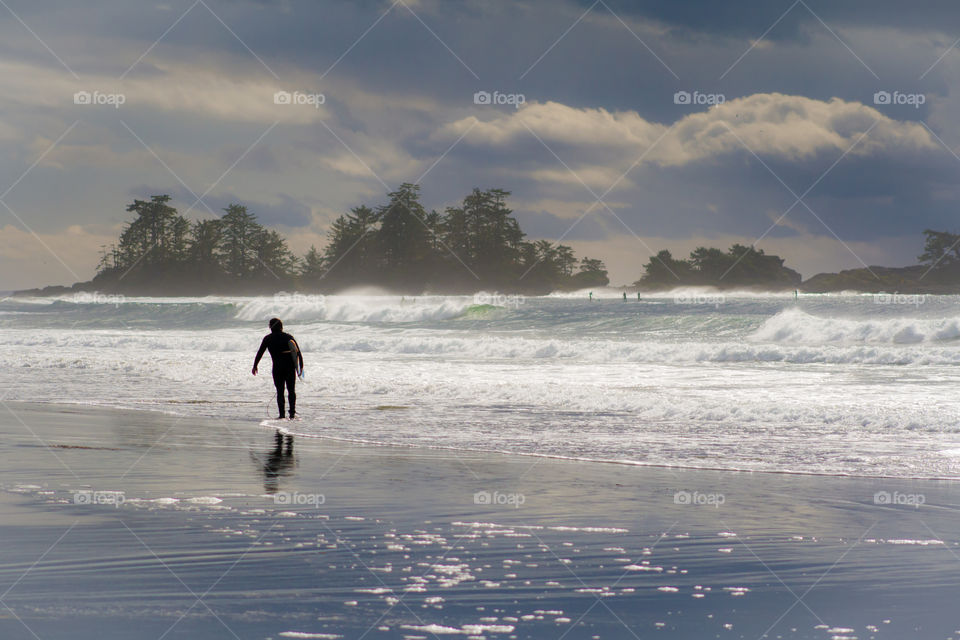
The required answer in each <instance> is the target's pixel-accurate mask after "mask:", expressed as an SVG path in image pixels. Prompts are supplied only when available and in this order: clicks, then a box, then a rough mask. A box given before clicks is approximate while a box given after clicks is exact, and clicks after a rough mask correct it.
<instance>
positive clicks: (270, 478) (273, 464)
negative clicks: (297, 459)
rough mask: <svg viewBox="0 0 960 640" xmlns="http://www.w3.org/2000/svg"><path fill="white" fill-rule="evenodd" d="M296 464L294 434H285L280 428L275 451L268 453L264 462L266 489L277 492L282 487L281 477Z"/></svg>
mask: <svg viewBox="0 0 960 640" xmlns="http://www.w3.org/2000/svg"><path fill="white" fill-rule="evenodd" d="M284 445H286V446H284ZM294 466H295V463H294V458H293V436H284V435H283V434H282V433H280V430H279V429H278V430H277V435H276V439H275V446H274V448H273V451H270V452H269V453H268V454H267V459H266V460H265V461H264V462H263V489H264V491H266V492H267V493H271V494H272V493H276V492H277V489H279V487H280V477H281V476H285V475H287V474H289V473H290V470H291V469H292V468H293V467H294Z"/></svg>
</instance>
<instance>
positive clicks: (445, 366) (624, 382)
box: [0, 290, 960, 479]
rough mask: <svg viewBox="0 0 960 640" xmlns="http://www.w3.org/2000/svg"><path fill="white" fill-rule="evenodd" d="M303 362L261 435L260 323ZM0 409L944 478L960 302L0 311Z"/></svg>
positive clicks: (950, 447) (372, 300)
mask: <svg viewBox="0 0 960 640" xmlns="http://www.w3.org/2000/svg"><path fill="white" fill-rule="evenodd" d="M274 315H276V316H278V317H280V318H282V319H283V321H284V324H285V329H286V330H287V331H288V332H290V333H292V334H293V335H294V336H295V337H296V338H297V340H298V342H299V344H300V346H301V347H302V349H303V352H304V358H305V365H306V366H305V379H304V380H303V381H300V382H299V383H298V385H297V394H298V403H297V404H298V411H299V413H300V416H301V417H300V419H298V420H296V421H284V422H283V423H282V424H281V423H275V422H272V421H270V418H272V417H275V415H276V405H275V402H274V390H273V385H272V381H271V379H270V375H269V369H270V366H269V356H265V358H266V360H267V362H265V363H262V364H261V374H260V375H259V376H258V377H253V376H252V375H251V373H250V369H251V366H252V363H253V356H254V354H255V352H256V349H257V347H258V346H259V343H260V339H261V337H262V336H263V335H265V334H266V333H267V320H268V319H269V318H270V317H271V316H274ZM0 387H2V388H3V389H4V394H5V395H4V396H3V400H4V401H28V402H45V403H78V404H88V405H98V406H105V407H116V408H127V409H130V408H133V409H146V410H154V411H161V412H166V413H170V414H175V415H180V416H186V417H190V416H196V417H215V418H216V417H220V418H229V419H231V420H239V421H242V422H244V423H248V424H249V425H250V429H251V430H263V429H264V426H282V428H283V429H285V430H286V431H288V432H289V433H291V434H294V435H298V436H302V437H316V438H332V439H338V440H346V441H356V442H364V443H379V444H388V445H394V446H408V447H415V448H421V447H422V448H443V449H449V450H451V451H488V452H508V453H511V454H514V455H526V456H534V457H536V456H545V457H555V458H572V459H582V460H592V461H604V462H611V463H619V464H626V465H650V466H667V467H678V468H701V469H724V470H740V471H755V472H780V473H800V474H823V475H852V476H864V477H894V478H925V479H945V478H949V479H954V478H960V420H958V416H960V394H958V393H957V391H958V389H960V297H957V296H906V295H858V294H836V295H808V294H801V295H799V296H798V297H795V296H794V294H793V293H792V292H791V293H789V294H755V293H747V292H727V293H716V292H710V291H700V290H682V291H673V292H669V293H665V294H661V295H647V294H644V295H642V296H641V299H640V300H637V298H636V297H635V296H628V299H627V300H623V299H622V298H621V293H620V292H619V291H613V290H608V291H596V292H594V296H593V299H592V300H591V299H590V298H589V296H588V293H587V292H577V293H571V294H555V295H550V296H543V297H525V296H519V295H505V294H496V293H489V294H477V295H475V296H417V297H401V296H396V295H386V294H382V293H379V294H378V293H377V292H372V291H361V292H356V293H354V294H344V295H335V296H320V295H315V296H314V295H303V294H277V295H275V296H267V297H239V298H233V297H205V298H137V297H123V296H111V295H103V294H78V295H76V296H64V297H58V298H8V299H5V300H3V301H0Z"/></svg>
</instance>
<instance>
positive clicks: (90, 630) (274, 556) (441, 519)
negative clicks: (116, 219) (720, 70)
mask: <svg viewBox="0 0 960 640" xmlns="http://www.w3.org/2000/svg"><path fill="white" fill-rule="evenodd" d="M10 408H11V409H12V411H6V412H4V413H3V414H2V415H0V434H2V436H3V437H2V438H0V453H2V455H3V459H4V460H5V461H6V464H5V467H4V470H3V471H2V472H0V489H2V491H0V540H2V544H0V586H2V591H0V593H2V600H3V603H4V605H5V606H6V607H9V608H8V609H5V610H4V611H5V614H4V615H0V636H2V637H4V638H8V637H9V638H32V637H34V636H33V635H32V634H34V633H35V634H36V636H37V637H40V638H43V639H44V640H48V639H49V640H55V639H60V638H71V639H73V640H86V639H87V638H90V639H94V638H97V639H101V638H106V639H110V640H112V639H113V638H129V637H138V638H161V637H189V638H220V637H224V638H226V637H237V638H243V639H244V640H246V639H247V638H261V639H265V638H274V639H276V638H298V637H299V638H328V639H329V638H333V637H334V636H336V637H342V638H361V637H366V638H370V637H372V638H391V639H392V638H407V639H410V640H414V639H417V638H424V637H426V638H434V637H439V638H443V637H459V636H463V637H466V636H472V637H481V636H482V637H486V638H491V639H493V638H506V639H510V638H517V639H520V638H523V639H528V638H529V639H536V640H540V639H544V640H545V639H548V638H549V639H552V640H555V639H557V638H561V637H562V638H578V639H579V638H585V639H586V638H591V639H592V638H596V637H598V636H599V637H600V638H634V637H641V638H644V637H650V636H656V635H657V634H658V633H662V634H666V636H668V637H671V638H710V637H720V638H748V639H755V638H759V637H761V636H762V635H763V634H764V633H767V634H768V637H771V638H773V637H782V638H811V639H823V640H826V639H840V638H854V637H855V638H862V639H868V638H891V639H899V638H905V637H917V638H947V637H950V635H951V633H953V631H954V629H956V628H957V620H956V616H955V615H954V608H955V607H954V603H955V602H956V600H957V597H958V596H960V587H958V585H957V581H956V578H955V576H956V571H957V567H958V564H957V563H960V560H957V554H958V552H960V544H958V539H957V536H956V533H955V532H956V523H957V516H958V504H960V499H958V494H957V485H956V484H955V483H953V482H942V481H911V480H873V479H852V478H830V477H803V476H786V475H772V476H771V475H768V474H746V473H729V472H707V471H690V470H683V471H674V470H670V469H643V468H637V467H629V466H619V465H597V464H590V463H578V462H563V461H551V460H542V459H541V460H530V459H524V458H520V457H516V456H497V455H487V454H476V453H468V452H467V453H457V454H455V453H453V452H443V451H425V450H418V449H396V448H392V447H357V446H353V445H350V444H345V443H336V442H330V441H321V440H315V439H302V438H294V439H293V440H292V441H291V440H289V439H285V438H283V437H281V438H280V441H279V443H278V442H277V439H276V436H275V434H274V433H273V431H272V430H269V429H262V430H259V431H256V430H255V431H251V432H247V431H245V430H244V426H243V423H234V422H226V421H220V420H199V419H192V418H189V419H182V418H178V417H175V416H164V415H162V414H151V413H137V412H106V411H93V410H79V409H76V408H65V409H64V408H59V407H50V408H37V407H35V406H34V407H31V406H25V405H18V404H14V405H11V406H10ZM885 494H886V495H890V496H892V499H891V501H890V502H891V503H884V501H883V499H882V496H883V495H885ZM478 495H479V496H480V497H479V498H478ZM878 495H879V496H881V498H880V499H879V500H878V498H877V496H878ZM78 496H79V498H78ZM483 496H489V499H487V498H485V497H483ZM904 496H907V497H911V496H912V497H913V498H914V503H915V504H914V505H907V504H900V502H902V501H901V500H900V499H899V497H904ZM917 498H921V500H920V501H918V500H917ZM131 629H135V630H136V631H135V636H132V635H131V633H132V632H131Z"/></svg>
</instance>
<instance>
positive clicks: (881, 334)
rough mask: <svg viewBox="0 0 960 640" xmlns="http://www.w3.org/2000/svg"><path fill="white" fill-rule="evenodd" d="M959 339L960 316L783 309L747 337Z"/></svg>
mask: <svg viewBox="0 0 960 640" xmlns="http://www.w3.org/2000/svg"><path fill="white" fill-rule="evenodd" d="M958 338H960V317H952V318H911V317H896V318H870V319H855V318H838V317H833V318H826V317H820V316H815V315H811V314H809V313H805V312H803V311H801V310H800V309H786V310H784V311H781V312H780V313H778V314H776V315H775V316H773V317H772V318H769V319H767V320H766V321H765V322H764V323H763V325H762V326H761V327H760V328H759V329H757V331H756V332H754V334H753V335H752V336H750V339H751V340H752V341H754V342H771V343H777V344H805V345H828V344H853V343H866V344H887V345H890V344H893V345H911V344H920V343H944V342H952V341H956V340H957V339H958Z"/></svg>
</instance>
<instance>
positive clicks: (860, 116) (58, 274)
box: [0, 0, 960, 290]
mask: <svg viewBox="0 0 960 640" xmlns="http://www.w3.org/2000/svg"><path fill="white" fill-rule="evenodd" d="M958 38H960V11H958V10H957V9H956V7H955V6H954V3H953V2H948V1H946V0H944V1H934V0H930V1H928V2H919V3H912V4H910V5H909V6H908V5H905V4H904V3H903V2H900V1H897V2H894V1H893V0H870V1H863V0H850V1H845V2H841V3H838V2H830V1H826V0H820V1H818V0H786V1H780V0H763V1H759V0H745V1H742V2H725V3H717V2H702V1H700V0H684V2H676V1H675V0H673V1H671V0H633V1H627V0H595V1H593V0H521V1H515V2H508V1H500V0H351V1H346V0H345V1H307V0H303V1H296V0H278V1H276V2H273V1H268V0H259V1H257V0H184V1H173V0H170V1H167V2H161V3H155V2H138V1H133V0H92V1H90V2H84V3H77V2H72V1H69V0H39V1H37V0H4V2H3V3H0V290H13V289H20V288H27V287H37V286H44V285H49V284H72V283H73V282H77V281H81V280H87V279H89V278H90V277H92V276H93V274H94V272H95V268H96V264H97V261H98V253H99V251H100V248H101V247H102V246H104V245H108V244H110V243H111V242H113V241H114V240H115V238H116V236H117V235H118V233H119V232H120V230H121V229H122V227H123V224H124V222H126V221H128V220H129V214H128V213H127V212H126V206H127V205H128V204H130V203H131V202H132V201H133V200H134V199H135V198H139V199H146V198H148V197H149V196H150V195H155V194H170V195H171V196H173V198H174V204H175V205H176V206H177V208H178V209H179V210H180V212H181V213H183V214H185V215H186V216H187V217H189V218H191V219H193V220H198V219H204V218H212V217H215V216H219V215H222V213H223V211H222V210H223V208H224V207H225V206H227V204H229V203H232V202H239V203H241V204H245V205H247V207H248V208H249V210H250V211H251V212H253V213H255V214H256V215H257V216H258V218H259V219H260V221H261V222H262V223H264V224H266V225H268V226H270V227H273V228H276V229H277V230H278V231H280V232H281V233H282V234H283V235H284V236H285V237H286V238H287V239H288V241H289V244H290V246H291V248H292V249H293V250H294V251H295V252H297V253H298V254H302V253H304V252H305V251H306V250H307V249H308V248H309V247H310V246H311V245H316V246H317V247H321V248H322V247H323V246H324V244H325V242H326V233H327V229H328V228H329V225H330V223H331V221H332V220H333V219H335V218H336V217H337V216H338V215H340V214H342V213H345V212H347V211H348V210H349V209H350V208H352V207H355V206H358V205H362V204H364V205H369V206H377V205H379V204H382V203H383V202H384V201H385V194H386V193H387V192H388V191H391V190H393V189H395V188H396V187H397V186H399V185H400V184H401V183H403V182H416V183H419V184H420V185H421V187H422V195H423V202H424V204H425V206H427V208H428V209H436V210H437V211H443V210H444V209H445V208H446V207H448V206H454V205H456V204H457V203H458V202H460V201H461V200H462V199H463V197H464V196H465V195H467V194H468V193H469V192H470V191H471V190H472V189H473V188H475V187H478V188H481V189H487V188H501V189H505V190H507V191H510V192H511V193H512V195H511V197H510V199H509V200H508V204H509V206H510V207H511V208H512V209H513V210H514V212H515V215H516V217H517V219H518V220H519V221H520V224H521V227H522V228H523V229H524V231H526V233H527V234H528V236H529V237H530V238H531V239H541V238H543V239H547V240H550V241H553V242H562V243H564V244H568V245H570V246H572V247H574V249H575V250H576V251H577V253H578V255H580V256H583V255H586V256H590V257H594V258H600V259H602V260H604V262H605V263H606V264H607V267H608V269H609V271H610V277H611V281H612V283H613V284H615V285H619V284H626V283H630V282H633V281H634V280H636V279H637V278H639V277H640V276H641V275H642V273H643V264H644V263H645V262H647V260H648V259H649V257H650V256H651V255H652V254H654V253H656V252H657V251H658V250H660V249H664V248H666V249H670V250H671V251H672V252H673V253H674V255H675V256H683V255H685V254H687V253H688V252H689V251H691V250H692V249H694V248H695V247H697V246H701V245H707V246H717V247H721V248H726V247H729V246H730V245H731V244H733V243H735V242H739V243H742V244H753V245H755V246H756V247H757V248H759V249H763V250H764V251H766V252H767V253H775V254H778V255H780V256H781V257H784V258H786V261H787V265H788V266H791V267H793V268H795V269H797V270H798V271H800V272H801V273H802V274H803V276H804V277H805V278H806V277H810V276H813V275H814V274H816V273H819V272H823V271H836V270H840V269H850V268H858V267H862V266H865V265H884V266H901V265H907V264H913V263H915V261H916V257H917V256H918V255H919V254H920V253H921V251H922V244H923V235H922V232H923V230H924V229H928V228H932V229H938V230H951V231H956V230H958V229H957V228H958V226H960V225H957V223H956V220H957V209H958V207H957V205H958V202H960V200H958V198H960V188H958V181H957V177H958V174H960V156H958V149H960V91H957V92H955V91H953V87H955V86H958V87H960V84H958V80H960V46H958V45H960V41H958Z"/></svg>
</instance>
